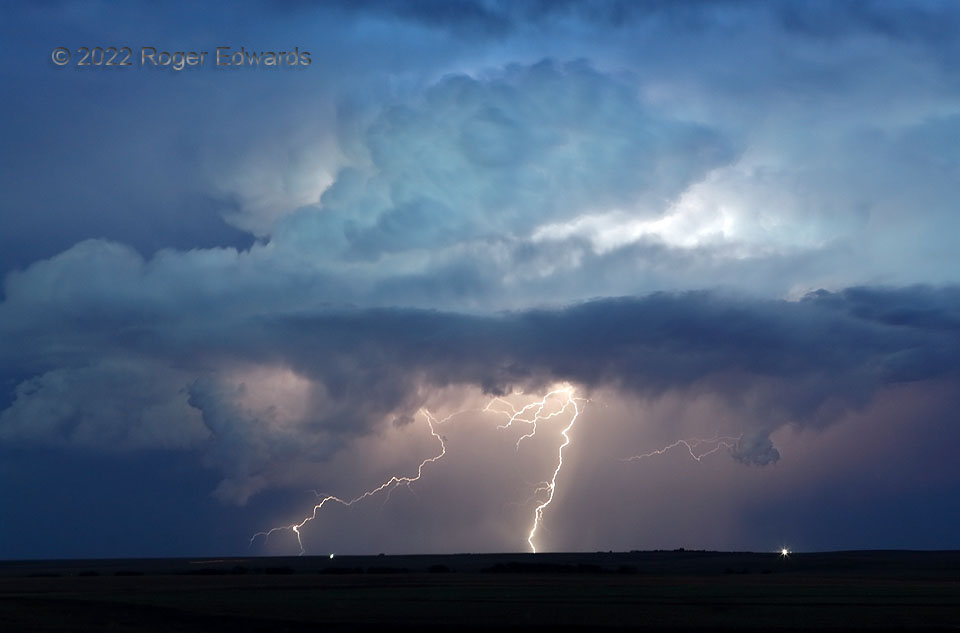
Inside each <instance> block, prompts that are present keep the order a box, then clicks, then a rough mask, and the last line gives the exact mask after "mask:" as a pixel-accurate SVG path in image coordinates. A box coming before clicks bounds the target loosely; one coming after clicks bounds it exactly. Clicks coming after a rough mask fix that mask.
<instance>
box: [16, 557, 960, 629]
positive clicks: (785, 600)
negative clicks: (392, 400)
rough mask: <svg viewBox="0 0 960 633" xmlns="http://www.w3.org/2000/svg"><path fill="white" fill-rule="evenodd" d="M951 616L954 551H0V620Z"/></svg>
mask: <svg viewBox="0 0 960 633" xmlns="http://www.w3.org/2000/svg"><path fill="white" fill-rule="evenodd" d="M492 627H495V628H498V629H514V630H517V629H524V630H537V629H540V630H544V631H548V630H549V631H557V630H561V631H562V630H603V629H635V630H650V631H665V630H674V631H675V630H689V629H700V630H703V631H708V630H709V631H733V630H743V629H753V630H757V631H803V630H831V629H832V630H837V631H839V630H859V631H868V630H869V631H885V630H889V631H894V630H924V631H936V630H942V631H951V630H952V631H960V552H955V551H951V552H902V551H877V552H836V553H818V554H792V555H791V556H790V557H789V558H781V557H779V556H778V555H776V554H757V553H727V552H694V551H675V552H629V553H614V552H609V553H603V552H598V553H592V554H537V555H528V554H495V555H494V554H489V555H488V554H482V555H471V554H462V555H452V556H343V557H340V556H338V557H337V558H335V559H332V560H331V559H329V558H314V557H301V558H237V559H213V560H200V559H197V560H187V559H154V560H73V561H10V562H0V631H4V632H6V631H11V632H13V631H120V632H125V631H151V632H152V631H198V632H206V631H231V632H234V633H235V632H247V631H271V632H274V631H277V632H279V631H308V630H309V631H317V630H323V631H364V630H374V629H376V630H384V629H392V630H394V629H398V628H416V629H417V630H419V631H436V630H458V631H462V630H482V629H489V628H492Z"/></svg>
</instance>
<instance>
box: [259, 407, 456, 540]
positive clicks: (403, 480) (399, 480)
mask: <svg viewBox="0 0 960 633" xmlns="http://www.w3.org/2000/svg"><path fill="white" fill-rule="evenodd" d="M420 412H421V413H423V415H424V417H425V418H426V419H427V425H428V426H429V427H430V434H431V435H432V436H433V437H435V438H437V441H438V442H439V443H440V452H439V453H438V454H436V455H434V456H433V457H428V458H427V459H425V460H423V461H422V462H420V465H419V466H418V467H417V474H416V476H414V477H398V476H396V475H394V476H392V477H390V479H388V480H386V481H385V482H383V483H382V484H380V485H379V486H377V487H376V488H373V489H372V490H368V491H366V492H364V493H363V494H361V495H360V496H358V497H354V498H353V499H350V500H349V501H346V500H344V499H341V498H340V497H337V496H335V495H326V496H324V497H323V498H321V499H320V501H319V502H318V503H317V504H316V505H314V506H313V512H312V513H311V514H310V515H309V516H307V517H306V518H305V519H303V520H302V521H300V523H293V524H291V525H283V526H280V527H275V528H271V529H269V530H266V531H264V532H257V533H256V534H254V535H253V536H252V537H250V545H253V543H254V541H256V540H257V537H258V536H262V537H264V538H265V539H266V538H269V537H270V535H271V534H273V533H274V532H279V531H282V530H290V531H292V532H293V533H294V534H296V535H297V544H298V545H299V546H300V554H301V555H303V554H305V553H306V550H305V549H304V547H303V539H302V538H301V536H300V530H301V529H302V528H303V526H304V525H306V524H307V523H309V522H310V521H313V520H314V519H315V518H317V513H318V512H320V510H321V509H323V506H325V505H326V504H327V503H328V502H333V503H339V504H340V505H343V506H352V505H353V504H355V503H358V502H360V501H363V500H364V499H366V498H368V497H372V496H374V495H376V494H377V493H379V492H382V491H383V490H388V492H389V491H392V490H393V489H394V488H396V487H397V486H400V485H406V486H409V485H410V484H412V483H413V482H415V481H417V480H419V479H420V477H421V476H422V475H423V468H424V466H426V465H427V464H432V463H434V462H436V461H438V460H440V459H441V458H443V456H444V455H446V454H447V444H446V442H445V441H444V439H443V436H441V435H440V434H439V433H437V429H436V427H435V425H436V424H442V423H443V422H445V421H446V420H441V421H439V422H438V421H437V419H436V418H435V417H434V416H433V415H432V414H431V413H430V412H429V411H427V410H426V409H421V410H420ZM447 419H449V418H447ZM314 494H316V495H317V496H318V497H319V496H320V495H319V494H318V493H317V492H316V491H314Z"/></svg>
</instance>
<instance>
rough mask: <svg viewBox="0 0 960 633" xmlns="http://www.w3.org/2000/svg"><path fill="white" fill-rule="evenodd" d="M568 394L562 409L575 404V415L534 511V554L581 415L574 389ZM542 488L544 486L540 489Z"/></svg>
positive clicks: (571, 419)
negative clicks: (539, 529) (536, 537)
mask: <svg viewBox="0 0 960 633" xmlns="http://www.w3.org/2000/svg"><path fill="white" fill-rule="evenodd" d="M566 396H567V401H566V402H564V404H563V408H562V409H561V411H566V409H567V407H569V406H573V416H572V417H571V418H570V423H569V424H567V426H566V428H565V429H563V431H561V432H560V434H561V435H563V443H562V444H561V445H560V448H559V449H558V450H557V467H556V469H554V471H553V477H552V478H551V479H550V482H549V483H548V484H547V486H546V491H547V499H546V501H544V502H543V503H541V504H540V505H538V506H537V508H536V510H535V511H534V513H533V526H532V527H531V528H530V534H529V535H528V536H527V543H529V544H530V549H531V551H533V553H534V554H536V553H537V546H536V545H534V544H533V537H534V536H536V534H537V528H538V527H540V524H541V523H542V522H543V511H544V510H545V509H546V508H547V506H549V505H550V503H551V502H552V501H553V495H554V493H556V491H557V475H559V474H560V469H561V468H563V449H565V448H566V447H567V446H569V445H570V431H571V430H572V429H573V425H574V424H576V423H577V418H578V417H580V407H578V406H577V398H574V397H573V390H572V389H571V390H569V391H567V392H566ZM521 439H522V438H521ZM519 444H520V442H519V440H518V441H517V445H518V446H519ZM541 489H542V487H541V488H540V489H538V490H541Z"/></svg>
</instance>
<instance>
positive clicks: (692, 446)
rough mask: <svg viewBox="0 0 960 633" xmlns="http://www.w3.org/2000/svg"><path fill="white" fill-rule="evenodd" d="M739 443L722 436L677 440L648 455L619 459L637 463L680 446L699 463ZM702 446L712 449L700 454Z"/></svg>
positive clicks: (731, 438)
mask: <svg viewBox="0 0 960 633" xmlns="http://www.w3.org/2000/svg"><path fill="white" fill-rule="evenodd" d="M739 441H740V438H739V437H732V436H723V437H720V436H718V437H714V438H713V439H709V440H704V439H698V438H692V439H689V440H677V441H676V442H674V443H673V444H668V445H666V446H664V447H663V448H658V449H657V450H655V451H650V452H649V453H643V454H642V455H634V456H632V457H625V458H623V459H621V460H620V461H624V462H632V461H639V460H641V459H646V458H648V457H654V456H656V455H663V454H664V453H666V452H667V451H670V450H672V449H674V448H676V447H678V446H681V445H682V446H684V447H686V449H687V452H689V453H690V457H692V458H694V459H695V460H697V461H698V462H699V461H700V460H702V459H703V458H704V457H706V456H707V455H713V454H714V453H716V452H717V451H719V450H720V449H721V448H726V449H727V450H730V449H731V448H733V447H734V446H736V443H737V442H739ZM702 445H707V446H711V445H712V446H713V448H710V449H709V450H706V451H704V452H702V453H700V452H698V451H699V450H700V447H701V446H702Z"/></svg>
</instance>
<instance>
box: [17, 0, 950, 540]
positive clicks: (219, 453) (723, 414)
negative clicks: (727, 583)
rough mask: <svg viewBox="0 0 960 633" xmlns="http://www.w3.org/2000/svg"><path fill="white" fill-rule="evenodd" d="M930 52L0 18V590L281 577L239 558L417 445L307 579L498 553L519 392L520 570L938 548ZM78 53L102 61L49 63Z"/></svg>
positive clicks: (576, 31)
mask: <svg viewBox="0 0 960 633" xmlns="http://www.w3.org/2000/svg"><path fill="white" fill-rule="evenodd" d="M958 32H960V11H958V10H957V8H956V7H955V6H954V5H953V4H952V3H949V2H749V1H733V0H731V1H729V2H710V3H707V2H698V1H690V2H663V3H661V2H649V3H621V2H614V1H609V2H575V1H569V2H534V1H528V2H495V1H492V0H490V1H475V2H474V1H467V0H464V1H460V2H440V1H439V0H424V1H420V2H390V1H387V0H383V1H371V2H342V3H341V2H323V3H310V2H285V3H266V2H262V3H261V2H245V3H205V4H203V5H200V4H198V3H186V2H184V3H177V2H170V3H163V4H161V5H157V4H155V3H136V2H135V3H124V4H123V5H122V6H119V5H114V4H110V3H102V2H42V3H12V4H8V5H6V6H5V7H4V9H3V10H2V19H0V39H2V42H3V43H2V50H3V52H4V56H5V59H6V60H7V61H6V63H5V64H4V66H3V68H2V70H0V73H2V75H0V80H2V81H3V83H4V86H5V90H4V94H5V97H6V98H5V99H4V100H3V101H2V103H0V114H2V117H0V121H3V123H2V124H0V147H3V152H2V153H0V161H2V169H0V191H2V192H3V195H2V197H0V273H2V274H3V275H4V277H3V286H2V295H0V298H2V302H0V340H2V346H0V361H2V362H0V378H2V383H0V489H2V490H4V491H6V493H5V494H6V495H7V499H8V500H9V502H8V503H6V504H5V509H4V511H3V514H2V515H0V557H4V558H40V557H55V556H137V555H187V554H204V553H217V554H219V553H231V554H233V553H243V552H252V553H257V554H266V553H274V554H282V553H296V552H297V551H298V545H299V544H298V543H297V542H296V539H295V538H294V536H295V535H294V534H293V533H292V532H290V531H289V530H281V531H279V532H277V533H274V534H273V535H271V538H270V539H269V540H263V539H258V540H257V541H255V542H254V544H253V546H252V547H250V548H249V549H248V540H249V538H250V536H251V535H253V534H254V533H256V532H258V531H261V530H265V529H269V528H270V527H273V526H284V525H290V524H295V523H298V522H299V521H300V520H301V519H303V518H304V517H306V516H309V515H310V514H311V508H312V507H313V505H314V501H315V496H314V492H311V491H318V492H319V493H321V495H322V494H334V495H338V496H341V497H343V498H344V499H350V498H353V497H355V496H357V495H360V494H361V493H363V492H364V491H365V490H370V489H374V488H376V487H377V486H378V485H379V484H380V483H382V482H383V481H386V480H387V479H389V477H390V476H391V475H395V474H396V475H401V476H411V475H412V474H415V473H416V472H417V465H418V464H420V463H421V461H422V460H424V459H427V458H429V457H431V456H433V455H434V454H435V453H436V451H437V450H438V446H437V439H438V437H436V436H433V435H431V433H430V430H431V427H430V426H429V424H428V418H427V413H425V412H430V414H431V415H436V416H437V417H436V418H435V419H436V420H440V419H446V418H447V416H453V417H450V418H449V419H448V420H447V421H446V422H444V423H443V425H444V426H443V429H444V430H443V433H442V436H443V438H444V440H443V445H444V447H445V449H446V453H445V454H444V457H443V459H442V460H438V461H436V462H431V463H429V464H427V465H426V466H425V468H424V470H423V471H422V477H421V478H420V479H419V480H418V481H417V482H415V483H414V484H412V485H411V486H409V487H406V486H401V487H399V488H398V489H396V490H395V491H394V492H392V493H390V496H389V498H387V496H386V494H385V493H386V492H387V491H384V494H383V495H382V496H383V499H377V500H371V501H370V502H369V503H366V502H364V503H358V504H356V505H354V506H351V507H350V508H349V509H345V508H342V507H334V508H329V507H325V508H324V509H323V512H322V513H321V515H320V518H318V519H316V520H314V521H312V522H309V523H308V524H307V526H306V527H304V528H303V531H302V534H301V537H302V538H301V541H302V544H303V547H304V549H305V550H306V551H307V552H308V553H325V552H327V551H333V550H336V551H350V552H355V553H377V552H381V551H386V552H426V551H431V552H432V551H439V552H443V551H451V552H452V551H515V550H525V549H527V546H528V543H527V540H526V537H527V534H528V531H529V527H530V520H531V517H532V516H533V514H532V513H533V511H534V510H535V508H536V507H537V506H538V504H540V503H542V502H543V501H544V500H545V499H546V497H544V496H543V495H544V494H545V493H544V490H543V489H542V486H541V485H540V484H539V483H538V482H544V481H549V479H550V475H551V474H552V473H553V472H554V469H555V467H556V464H557V462H556V460H557V456H558V454H557V451H558V448H559V445H560V443H561V442H562V439H563V436H562V435H561V433H560V432H561V430H562V429H563V428H564V426H563V425H564V424H565V423H566V422H567V421H569V420H570V417H569V416H570V415H571V411H570V409H564V410H563V411H562V412H561V409H562V406H563V400H562V398H563V396H557V395H555V396H553V397H552V399H550V400H549V401H548V402H547V403H546V404H545V409H544V411H545V414H549V413H550V412H556V413H557V415H555V416H554V417H552V418H550V419H547V420H544V421H543V422H541V423H540V424H539V427H538V433H537V435H536V436H535V437H534V438H530V439H529V440H525V441H524V442H523V443H521V445H520V446H517V445H516V444H515V443H516V442H517V440H518V436H517V434H516V433H515V432H514V429H513V428H510V429H498V428H497V426H498V424H499V422H498V415H499V414H491V412H490V411H489V409H488V410H487V411H484V410H483V409H484V408H485V407H486V406H487V405H488V403H490V402H491V399H493V398H497V397H499V398H502V400H500V401H499V402H500V403H501V404H499V405H497V406H500V407H510V406H513V407H516V408H518V409H519V408H522V407H523V406H525V405H526V404H528V403H529V402H534V401H536V400H537V399H538V398H539V397H540V396H542V395H543V394H544V393H547V392H549V391H550V390H551V389H556V388H563V389H568V390H572V392H571V393H573V394H575V396H576V397H578V398H582V400H578V401H577V402H578V403H579V405H580V408H581V409H582V411H581V412H580V414H579V416H578V417H577V419H576V427H575V428H574V429H572V430H571V436H570V437H571V441H570V444H569V446H567V447H566V448H565V449H564V451H565V452H564V453H563V455H564V459H565V461H564V464H563V469H562V470H561V471H560V472H559V473H558V475H557V479H556V487H555V489H554V490H553V493H554V494H553V496H552V497H550V505H549V507H547V508H546V510H545V511H544V516H543V523H542V525H541V526H540V527H541V531H540V532H538V536H537V539H536V540H537V544H538V548H539V549H542V550H548V549H552V550H572V549H579V550H596V549H603V550H608V549H645V548H661V547H663V548H673V547H688V548H691V547H692V548H718V549H719V548H725V549H726V548H730V549H753V550H763V549H777V548H778V547H779V546H780V545H783V544H789V545H790V546H792V547H795V548H798V549H802V548H806V549H841V548H875V547H908V548H956V547H958V546H960V544H958V542H957V540H956V539H957V537H956V534H957V533H958V531H957V529H956V528H957V526H958V525H960V514H958V512H960V510H958V508H960V505H958V503H957V501H958V499H960V496H958V495H960V488H958V486H960V473H958V472H957V470H956V468H955V465H954V461H953V456H952V452H951V451H952V448H953V447H954V446H955V445H956V442H957V440H958V439H960V432H958V430H957V428H956V422H957V420H956V413H955V412H956V405H957V404H958V402H957V396H956V392H958V390H957V388H956V387H957V380H958V370H960V361H958V358H960V290H958V286H957V285H956V284H957V282H958V279H957V271H958V270H960V255H958V253H960V249H958V248H957V247H958V243H957V235H958V230H957V229H958V223H957V219H956V209H957V202H956V201H957V199H958V194H960V185H958V183H960V153H958V150H957V148H958V147H960V74H958V73H960V71H958V70H957V69H958V68H960V44H958V42H960V39H958V37H957V35H958ZM98 45H99V46H103V47H107V46H130V47H131V49H132V50H133V51H134V54H133V60H134V62H135V63H134V65H133V66H132V67H127V68H107V67H87V68H84V67H78V66H76V65H75V62H76V56H77V49H79V48H80V47H81V46H89V47H93V46H98ZM58 46H63V47H66V48H67V49H69V50H71V51H72V52H73V54H74V58H73V59H72V60H71V62H70V63H69V64H67V65H66V66H63V67H60V66H57V65H55V64H54V63H53V62H52V61H51V51H53V49H55V48H56V47H58ZM142 46H153V47H156V48H157V49H158V50H167V51H171V52H175V51H202V50H206V51H208V52H210V56H208V61H207V62H206V64H205V65H203V66H197V67H193V68H190V67H188V68H185V69H183V70H181V71H176V70H173V69H172V68H151V67H149V66H142V65H141V64H140V57H139V51H140V48H141V47H142ZM218 46H229V47H231V50H237V49H239V48H240V47H243V48H244V50H245V51H289V50H291V49H293V48H294V47H296V48H297V49H298V50H299V51H309V52H310V54H311V59H312V62H311V64H310V65H309V66H300V67H297V68H287V67H277V68H268V67H255V68H251V67H241V68H236V67H232V68H219V67H216V65H215V64H213V63H212V61H211V56H212V55H215V50H216V47H218ZM563 393H568V392H563ZM694 438H699V439H701V440H704V439H713V440H714V443H713V444H709V443H708V444H704V445H703V446H704V447H705V448H703V449H702V450H701V451H700V452H696V451H693V449H691V450H690V451H687V452H685V449H684V448H683V445H681V447H680V448H679V449H670V450H669V451H667V452H665V453H663V454H662V455H656V456H655V457H650V458H644V459H641V460H634V461H624V459H626V458H629V457H631V456H637V455H641V454H646V453H649V452H651V451H655V450H656V449H659V448H663V447H665V446H669V445H673V444H675V442H676V441H678V440H681V439H683V440H687V441H688V442H689V441H692V440H693V439H694ZM719 438H728V439H725V440H724V439H719ZM717 442H720V443H719V444H718V443H717ZM712 447H717V450H716V452H713V453H711V454H709V455H706V456H703V455H702V452H703V451H705V450H707V449H709V448H712ZM695 456H696V457H701V459H695V458H694V457H695Z"/></svg>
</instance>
